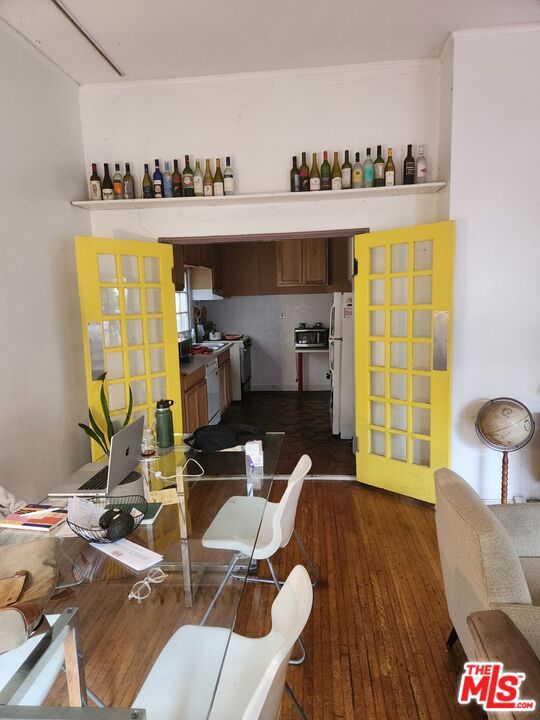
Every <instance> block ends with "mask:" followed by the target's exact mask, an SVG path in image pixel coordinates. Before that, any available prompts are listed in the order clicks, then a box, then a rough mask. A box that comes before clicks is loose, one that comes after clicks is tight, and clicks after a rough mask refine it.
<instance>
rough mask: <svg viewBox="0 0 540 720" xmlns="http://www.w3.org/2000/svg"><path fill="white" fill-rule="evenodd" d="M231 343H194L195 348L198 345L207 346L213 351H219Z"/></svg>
mask: <svg viewBox="0 0 540 720" xmlns="http://www.w3.org/2000/svg"><path fill="white" fill-rule="evenodd" d="M229 344H230V343H226V342H200V343H195V344H194V345H193V347H194V348H197V347H205V348H207V349H208V350H211V351H212V352H217V351H218V350H222V349H223V348H224V347H227V346H228V345H229Z"/></svg>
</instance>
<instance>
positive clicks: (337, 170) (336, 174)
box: [332, 152, 341, 190]
mask: <svg viewBox="0 0 540 720" xmlns="http://www.w3.org/2000/svg"><path fill="white" fill-rule="evenodd" d="M332 190H341V167H340V165H339V153H338V152H334V163H333V165H332Z"/></svg>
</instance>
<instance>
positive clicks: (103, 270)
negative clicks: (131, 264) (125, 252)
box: [98, 255, 116, 282]
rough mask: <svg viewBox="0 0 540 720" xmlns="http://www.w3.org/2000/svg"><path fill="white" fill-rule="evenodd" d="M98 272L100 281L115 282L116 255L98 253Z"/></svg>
mask: <svg viewBox="0 0 540 720" xmlns="http://www.w3.org/2000/svg"><path fill="white" fill-rule="evenodd" d="M98 273H99V280H100V282H116V256H115V255H98Z"/></svg>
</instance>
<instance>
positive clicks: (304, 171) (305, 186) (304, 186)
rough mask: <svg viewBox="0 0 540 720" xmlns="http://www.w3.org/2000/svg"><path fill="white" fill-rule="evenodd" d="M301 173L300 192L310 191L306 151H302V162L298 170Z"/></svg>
mask: <svg viewBox="0 0 540 720" xmlns="http://www.w3.org/2000/svg"><path fill="white" fill-rule="evenodd" d="M298 174H299V175H300V192H308V190H309V168H308V164H307V161H306V153H305V152H303V153H302V164H301V165H300V169H299V170H298Z"/></svg>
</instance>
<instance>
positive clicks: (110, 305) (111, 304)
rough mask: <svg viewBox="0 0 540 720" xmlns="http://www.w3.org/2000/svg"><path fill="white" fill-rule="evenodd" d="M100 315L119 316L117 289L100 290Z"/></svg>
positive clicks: (118, 294)
mask: <svg viewBox="0 0 540 720" xmlns="http://www.w3.org/2000/svg"><path fill="white" fill-rule="evenodd" d="M100 292H101V314H102V315H119V314H120V305H119V303H118V298H119V296H120V293H119V290H118V288H101V291H100Z"/></svg>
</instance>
